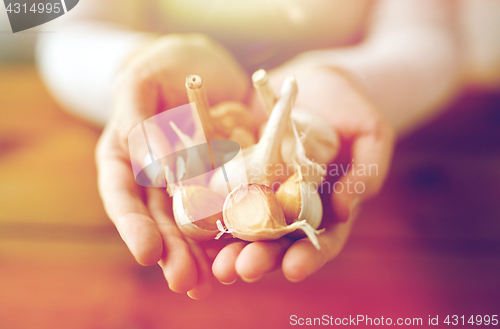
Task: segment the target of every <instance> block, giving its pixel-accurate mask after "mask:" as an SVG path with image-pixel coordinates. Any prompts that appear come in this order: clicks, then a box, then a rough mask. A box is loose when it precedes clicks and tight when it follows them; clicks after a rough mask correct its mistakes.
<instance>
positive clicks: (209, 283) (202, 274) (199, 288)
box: [187, 239, 215, 299]
mask: <svg viewBox="0 0 500 329" xmlns="http://www.w3.org/2000/svg"><path fill="white" fill-rule="evenodd" d="M188 243H189V246H190V247H191V251H192V252H193V255H194V258H195V260H196V269H197V275H198V280H197V281H196V285H195V286H194V288H193V289H191V290H189V291H188V293H187V295H188V296H189V297H190V298H192V299H203V298H206V297H208V296H209V295H210V294H211V293H212V291H213V290H214V284H215V282H214V275H213V274H212V264H211V262H210V260H209V259H208V257H207V255H206V254H205V251H204V250H203V249H202V248H201V246H200V245H199V244H198V243H197V242H196V241H193V240H191V239H188Z"/></svg>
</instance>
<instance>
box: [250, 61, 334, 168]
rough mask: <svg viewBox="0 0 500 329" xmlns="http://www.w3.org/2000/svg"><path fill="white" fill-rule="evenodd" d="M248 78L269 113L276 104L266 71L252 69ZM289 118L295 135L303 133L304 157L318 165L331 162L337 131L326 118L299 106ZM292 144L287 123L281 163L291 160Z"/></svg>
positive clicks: (293, 147) (291, 161)
mask: <svg viewBox="0 0 500 329" xmlns="http://www.w3.org/2000/svg"><path fill="white" fill-rule="evenodd" d="M252 80H253V84H254V87H255V89H256V91H257V95H258V97H259V99H260V101H261V103H262V106H263V107H264V109H265V111H266V114H267V115H268V116H270V115H271V113H272V110H273V107H274V104H275V103H276V96H275V95H274V92H273V91H272V89H271V87H270V84H269V78H268V76H267V73H266V71H264V70H262V69H261V70H258V71H256V72H255V73H254V74H253V75H252ZM291 117H292V121H293V122H294V123H295V125H296V127H297V131H298V132H299V135H302V136H303V144H304V147H305V150H306V156H307V158H309V159H311V160H313V161H315V162H317V163H319V164H322V165H326V164H329V163H330V162H332V161H333V160H334V159H335V157H336V156H337V154H338V152H339V147H340V142H339V138H338V136H337V134H336V133H335V131H334V130H333V129H332V128H331V127H330V126H329V125H328V124H327V123H326V121H325V120H322V119H321V117H320V116H319V115H317V114H312V113H311V112H306V111H304V110H300V109H293V111H292V114H291ZM264 130H265V126H263V127H262V128H261V130H260V132H261V133H263V131H264ZM295 143H296V139H295V137H294V136H293V132H292V128H291V126H290V125H289V126H288V127H287V131H286V133H285V136H284V137H283V142H282V144H281V145H282V147H281V154H282V156H283V161H284V162H285V163H288V164H291V163H293V160H292V156H293V154H294V152H293V151H294V149H295Z"/></svg>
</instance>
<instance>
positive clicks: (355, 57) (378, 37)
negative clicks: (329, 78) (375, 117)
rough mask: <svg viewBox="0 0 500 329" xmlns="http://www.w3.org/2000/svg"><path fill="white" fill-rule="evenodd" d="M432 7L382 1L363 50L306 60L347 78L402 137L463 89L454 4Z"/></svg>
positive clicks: (425, 2)
mask: <svg viewBox="0 0 500 329" xmlns="http://www.w3.org/2000/svg"><path fill="white" fill-rule="evenodd" d="M430 1H431V2H430ZM430 1H428V0H423V1H421V0H416V1H415V0H406V1H401V0H385V1H382V2H381V3H380V4H379V5H380V8H379V12H378V13H377V14H376V16H375V20H374V22H373V24H372V28H371V32H370V34H369V36H368V37H367V39H366V40H365V41H364V42H363V43H362V44H360V45H358V46H355V47H351V48H344V49H333V50H325V51H317V52H312V53H309V54H306V55H305V57H306V58H308V59H307V61H310V62H316V63H318V64H319V65H322V66H326V67H328V68H331V69H333V70H337V71H340V72H341V73H343V74H344V75H345V76H347V77H348V79H350V80H351V81H352V82H353V83H354V84H356V85H357V86H358V87H359V88H360V89H361V90H362V91H363V92H365V93H366V94H367V95H368V97H369V98H370V99H371V100H372V101H373V102H374V103H375V105H377V107H379V108H380V110H382V111H383V112H384V113H385V115H386V116H387V117H388V118H389V120H390V121H391V122H392V123H393V125H394V126H395V127H396V129H397V131H398V132H400V133H403V132H405V131H407V130H409V129H411V128H413V127H415V126H417V125H418V124H420V123H422V122H423V121H426V120H428V119H429V118H430V117H432V116H433V115H435V114H436V112H437V111H438V110H439V109H440V108H442V105H443V103H445V102H446V101H449V100H450V98H451V97H452V95H454V94H455V93H456V90H457V87H458V86H459V85H460V78H461V72H462V69H461V59H460V56H459V54H460V52H459V46H458V43H457V42H456V41H457V40H456V35H455V32H454V23H453V8H450V7H452V4H451V3H450V2H447V1H441V0H440V1H436V0H430ZM402 4H407V6H406V7H404V6H403V8H401V7H400V6H401V5H402Z"/></svg>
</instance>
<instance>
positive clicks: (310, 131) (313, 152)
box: [281, 109, 340, 165]
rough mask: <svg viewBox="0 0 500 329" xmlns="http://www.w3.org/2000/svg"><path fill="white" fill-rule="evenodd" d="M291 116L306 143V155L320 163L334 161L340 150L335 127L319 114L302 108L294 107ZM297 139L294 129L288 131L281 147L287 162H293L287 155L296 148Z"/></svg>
mask: <svg viewBox="0 0 500 329" xmlns="http://www.w3.org/2000/svg"><path fill="white" fill-rule="evenodd" d="M291 116H292V120H293V123H294V124H295V126H296V128H297V132H298V133H299V137H300V139H301V140H302V144H303V145H304V149H305V155H306V157H307V158H309V159H311V160H312V161H314V162H317V163H319V164H325V165H326V164H329V163H330V162H332V161H333V160H334V159H335V157H336V156H337V154H338V152H339V150H340V141H339V137H338V135H337V134H336V133H335V131H334V129H332V127H331V126H330V125H329V124H328V123H326V121H325V120H321V117H320V116H319V115H313V114H311V113H309V112H306V111H303V110H300V109H294V110H293V111H292V115H291ZM295 141H296V140H295V137H294V135H293V131H287V135H286V137H285V139H284V140H283V143H282V148H281V153H282V155H283V160H285V161H286V162H287V163H292V162H288V161H291V159H290V158H289V157H287V155H290V154H293V153H292V152H290V151H289V150H290V149H293V148H295Z"/></svg>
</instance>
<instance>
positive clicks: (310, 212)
mask: <svg viewBox="0 0 500 329" xmlns="http://www.w3.org/2000/svg"><path fill="white" fill-rule="evenodd" d="M276 198H277V200H278V202H279V204H280V206H281V209H283V213H284V215H285V219H286V222H287V223H288V224H292V223H294V222H297V221H303V220H305V221H306V222H307V223H308V224H309V225H311V227H312V228H313V229H317V228H318V227H319V225H320V224H321V220H322V218H323V204H322V203H321V198H320V196H319V193H318V191H317V186H316V185H315V183H311V182H308V181H307V180H305V179H304V177H303V176H302V175H301V171H300V169H299V170H297V171H296V173H295V174H293V175H292V176H291V177H290V178H289V179H287V180H286V181H285V182H284V183H283V184H282V185H281V186H280V187H279V188H278V190H277V191H276ZM289 236H291V237H294V238H301V237H303V236H304V234H303V232H300V231H295V232H292V233H291V234H289Z"/></svg>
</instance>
